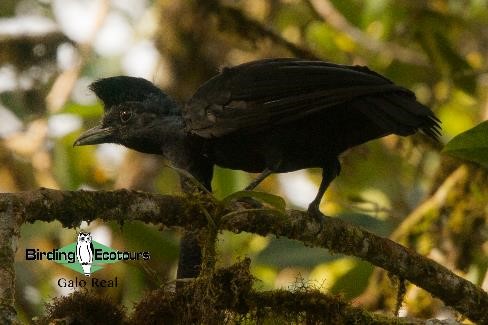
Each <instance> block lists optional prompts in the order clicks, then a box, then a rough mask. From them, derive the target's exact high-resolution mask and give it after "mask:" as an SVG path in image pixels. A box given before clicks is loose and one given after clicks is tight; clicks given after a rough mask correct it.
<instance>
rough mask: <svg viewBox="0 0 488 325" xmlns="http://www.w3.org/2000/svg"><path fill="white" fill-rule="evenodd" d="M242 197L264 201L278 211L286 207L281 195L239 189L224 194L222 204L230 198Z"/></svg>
mask: <svg viewBox="0 0 488 325" xmlns="http://www.w3.org/2000/svg"><path fill="white" fill-rule="evenodd" d="M243 197H250V198H253V199H255V200H258V201H260V202H263V203H266V204H269V205H271V206H272V207H273V208H275V209H276V210H278V211H280V212H285V209H286V202H285V200H283V198H282V197H280V196H277V195H273V194H269V193H266V192H255V191H239V192H235V193H232V194H231V195H228V196H226V197H225V198H223V199H222V203H223V204H224V205H227V204H229V203H230V202H231V201H232V200H235V199H239V198H243Z"/></svg>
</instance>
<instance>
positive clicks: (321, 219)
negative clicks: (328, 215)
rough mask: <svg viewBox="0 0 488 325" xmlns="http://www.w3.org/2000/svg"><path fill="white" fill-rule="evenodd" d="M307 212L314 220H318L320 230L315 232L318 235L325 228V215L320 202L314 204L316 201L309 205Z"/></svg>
mask: <svg viewBox="0 0 488 325" xmlns="http://www.w3.org/2000/svg"><path fill="white" fill-rule="evenodd" d="M307 213H308V215H309V216H310V217H312V219H313V220H314V221H316V222H318V224H319V230H318V231H317V232H316V233H315V235H318V234H319V233H321V232H322V230H323V229H324V224H325V216H324V214H323V213H322V212H320V210H319V206H318V204H314V202H312V203H311V204H310V205H309V207H308V210H307Z"/></svg>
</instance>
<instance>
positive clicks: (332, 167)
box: [308, 159, 341, 221]
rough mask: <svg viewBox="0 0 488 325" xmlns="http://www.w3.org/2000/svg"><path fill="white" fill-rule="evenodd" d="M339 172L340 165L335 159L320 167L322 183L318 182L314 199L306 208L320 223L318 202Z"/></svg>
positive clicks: (320, 215)
mask: <svg viewBox="0 0 488 325" xmlns="http://www.w3.org/2000/svg"><path fill="white" fill-rule="evenodd" d="M340 171H341V165H340V164H339V161H338V160H337V159H334V161H331V162H330V163H328V164H326V165H325V166H324V167H322V181H321V182H320V187H319V191H318V192H317V195H316V196H315V199H313V201H312V202H311V203H310V205H309V206H308V213H309V214H310V215H311V216H312V217H314V218H316V219H318V220H319V221H322V213H321V212H320V208H319V207H320V201H321V200H322V197H323V196H324V193H325V191H326V190H327V188H328V187H329V185H330V183H331V182H332V181H333V180H334V178H336V177H337V175H339V172H340Z"/></svg>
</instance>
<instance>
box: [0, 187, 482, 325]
mask: <svg viewBox="0 0 488 325" xmlns="http://www.w3.org/2000/svg"><path fill="white" fill-rule="evenodd" d="M10 205H14V206H15V209H14V211H17V213H18V214H19V215H20V216H22V218H23V220H24V221H26V222H34V221H36V220H43V221H53V220H59V221H60V222H62V223H63V225H64V226H68V227H72V226H76V225H78V224H80V222H81V221H82V220H86V221H90V220H93V219H95V218H100V219H103V220H117V221H119V222H123V221H125V220H140V221H144V222H150V223H161V224H163V225H165V226H168V227H172V226H181V227H186V228H200V227H205V226H206V224H207V220H206V217H205V215H204V214H203V213H202V211H203V210H202V208H203V206H204V205H205V208H206V209H207V210H209V209H212V208H213V206H212V200H211V199H209V198H205V197H203V198H202V197H190V198H187V197H175V196H168V195H155V194H148V193H142V192H133V191H127V190H119V191H109V192H89V191H76V192H72V191H56V190H49V189H40V190H38V191H32V192H22V193H16V194H2V195H1V196H0V212H1V211H5V209H6V208H8V207H9V206H10ZM220 229H226V230H230V231H234V232H241V231H247V232H251V233H256V234H260V235H268V234H275V235H278V236H285V237H288V238H291V239H296V240H299V241H302V242H303V243H305V244H308V245H311V246H319V247H324V248H327V249H329V250H331V251H332V252H335V253H341V254H346V255H353V256H357V257H359V258H362V259H364V260H367V261H369V262H371V263H372V264H374V265H376V266H379V267H381V268H384V269H386V270H388V271H390V272H391V273H393V274H395V275H397V276H399V277H400V278H404V279H406V280H408V281H410V282H412V283H414V284H416V285H417V286H419V287H421V288H423V289H425V290H427V291H428V292H430V293H432V294H433V295H435V296H437V297H439V298H440V299H442V300H443V301H444V302H445V303H446V304H447V305H449V306H451V307H453V308H455V309H456V310H457V311H459V312H460V313H462V314H463V315H465V316H467V317H468V318H470V319H471V320H473V321H476V322H479V323H484V322H485V323H486V322H488V314H487V313H486V309H485V308H486V306H488V294H487V293H486V292H484V291H483V290H482V289H480V288H479V287H477V286H475V285H474V284H472V283H471V282H469V281H467V280H465V279H463V278H461V277H459V276H457V275H455V274H453V273H452V272H450V271H449V270H448V269H446V268H445V267H443V266H442V265H439V264H438V263H436V262H434V261H432V260H430V259H428V258H425V257H423V256H421V255H419V254H417V253H416V252H414V251H411V250H409V249H407V248H405V247H403V246H401V245H399V244H397V243H395V242H393V241H391V240H389V239H385V238H381V237H378V236H376V235H374V234H372V233H370V232H368V231H366V230H364V229H362V228H360V227H358V226H355V225H352V224H350V223H347V222H344V221H342V220H340V219H336V218H331V217H326V218H325V220H324V225H323V229H322V230H321V231H320V232H319V233H317V232H318V230H319V229H320V225H319V224H318V223H317V222H315V221H314V219H313V218H311V217H310V216H309V215H307V214H306V213H305V212H301V211H295V210H292V211H288V213H287V215H286V216H283V215H279V214H276V213H272V212H271V211H270V210H260V209H255V210H249V211H246V210H242V211H240V212H239V213H237V214H236V213H234V214H233V216H232V217H228V218H225V217H224V218H223V220H222V223H221V225H220Z"/></svg>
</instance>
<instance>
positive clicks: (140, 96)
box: [74, 76, 181, 154]
mask: <svg viewBox="0 0 488 325" xmlns="http://www.w3.org/2000/svg"><path fill="white" fill-rule="evenodd" d="M90 89H91V90H92V91H93V92H94V93H95V94H96V95H97V97H98V98H100V99H101V100H102V102H103V105H104V115H103V118H102V120H101V121H100V123H99V124H98V125H97V126H95V127H93V128H91V129H89V130H87V131H86V132H84V133H83V134H81V136H80V137H79V138H78V139H77V140H76V141H75V143H74V146H83V145H90V144H100V143H118V144H121V145H124V146H126V147H129V148H131V149H134V150H137V151H141V152H145V153H154V154H161V153H162V151H161V142H162V141H163V140H164V139H162V137H164V133H165V130H166V132H168V131H171V129H172V128H173V129H174V128H175V127H177V126H178V123H180V121H181V118H180V111H179V108H178V106H177V105H176V103H175V102H174V101H172V100H171V99H170V98H169V97H168V96H167V95H166V94H164V93H163V92H162V91H161V90H160V89H159V88H158V87H156V86H155V85H153V84H152V83H151V82H149V81H147V80H145V79H142V78H134V77H126V76H119V77H110V78H105V79H100V80H98V81H96V82H94V83H92V84H91V85H90Z"/></svg>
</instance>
